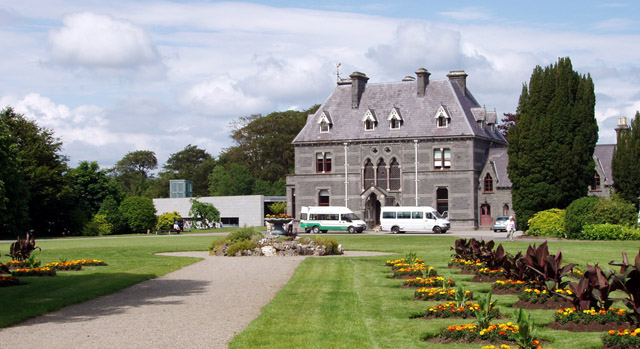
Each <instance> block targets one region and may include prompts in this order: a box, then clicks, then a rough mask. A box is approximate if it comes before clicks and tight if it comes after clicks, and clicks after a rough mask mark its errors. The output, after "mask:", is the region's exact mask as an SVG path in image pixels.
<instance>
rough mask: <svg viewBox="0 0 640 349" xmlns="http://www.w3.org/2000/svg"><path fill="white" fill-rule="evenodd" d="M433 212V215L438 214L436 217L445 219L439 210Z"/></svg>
mask: <svg viewBox="0 0 640 349" xmlns="http://www.w3.org/2000/svg"><path fill="white" fill-rule="evenodd" d="M431 213H433V215H434V216H436V218H438V219H443V218H444V217H442V215H441V214H439V213H438V211H433V212H431Z"/></svg>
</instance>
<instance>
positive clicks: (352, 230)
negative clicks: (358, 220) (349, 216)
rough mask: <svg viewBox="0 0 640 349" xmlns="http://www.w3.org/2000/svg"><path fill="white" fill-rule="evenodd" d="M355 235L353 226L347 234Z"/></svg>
mask: <svg viewBox="0 0 640 349" xmlns="http://www.w3.org/2000/svg"><path fill="white" fill-rule="evenodd" d="M355 233H356V228H354V227H353V226H351V227H349V234H355Z"/></svg>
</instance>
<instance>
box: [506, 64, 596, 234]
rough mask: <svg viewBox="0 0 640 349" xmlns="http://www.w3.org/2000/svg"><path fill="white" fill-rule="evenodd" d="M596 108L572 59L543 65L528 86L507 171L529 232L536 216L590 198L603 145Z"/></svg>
mask: <svg viewBox="0 0 640 349" xmlns="http://www.w3.org/2000/svg"><path fill="white" fill-rule="evenodd" d="M594 107H595V94H594V87H593V81H592V80H591V77H590V76H589V75H586V76H585V75H580V74H579V73H577V72H575V71H574V70H573V67H572V65H571V60H570V59H569V58H560V59H559V60H558V62H557V63H555V64H553V65H550V66H548V67H546V68H542V67H540V66H537V67H536V68H535V69H534V70H533V74H532V75H531V80H530V82H529V85H526V84H525V85H524V86H523V89H522V94H521V95H520V101H519V104H518V110H517V120H518V122H517V124H516V125H515V126H513V127H511V128H510V129H509V148H508V153H509V166H508V169H507V170H508V173H509V179H510V180H511V182H512V183H513V187H512V191H511V193H512V198H513V206H514V210H515V212H516V215H517V217H518V222H519V224H520V227H522V228H523V229H526V227H527V222H528V220H529V218H531V217H532V216H533V215H534V214H535V213H536V212H538V211H542V210H546V209H549V208H565V207H567V206H568V205H569V204H570V203H571V202H572V201H573V200H575V199H577V198H579V197H582V196H585V195H586V194H587V190H588V186H589V184H590V182H591V179H592V177H593V169H594V166H595V164H594V161H593V157H592V156H593V151H594V148H595V144H596V142H597V140H598V125H597V122H596V119H595V113H594Z"/></svg>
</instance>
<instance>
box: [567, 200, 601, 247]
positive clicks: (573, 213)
mask: <svg viewBox="0 0 640 349" xmlns="http://www.w3.org/2000/svg"><path fill="white" fill-rule="evenodd" d="M598 201H599V199H598V198H597V197H594V196H589V197H583V198H579V199H576V200H574V201H573V202H572V203H571V204H570V205H569V207H567V213H566V215H565V217H564V231H565V234H566V235H567V237H568V238H570V239H577V238H579V237H580V232H581V231H582V227H583V226H584V225H585V224H590V223H598V222H592V221H590V216H591V214H592V213H593V212H594V211H595V210H596V206H597V205H598Z"/></svg>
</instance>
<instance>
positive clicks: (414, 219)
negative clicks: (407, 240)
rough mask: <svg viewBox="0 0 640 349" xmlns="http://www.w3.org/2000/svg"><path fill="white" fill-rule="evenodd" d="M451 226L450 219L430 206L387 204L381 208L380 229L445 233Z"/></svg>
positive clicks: (395, 231)
mask: <svg viewBox="0 0 640 349" xmlns="http://www.w3.org/2000/svg"><path fill="white" fill-rule="evenodd" d="M449 228H451V225H450V223H449V219H447V218H444V217H442V215H440V213H438V211H436V210H435V209H433V207H430V206H386V207H382V208H381V210H380V230H381V231H390V232H392V233H394V234H397V233H404V232H406V231H432V232H434V233H436V234H441V233H442V234H444V233H446V232H447V230H449Z"/></svg>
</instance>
